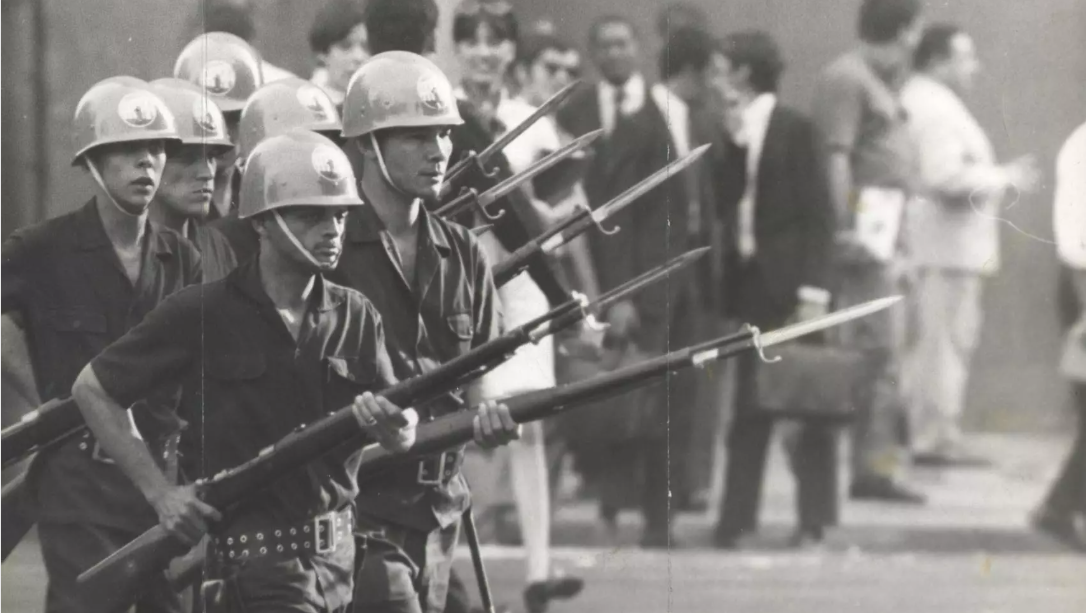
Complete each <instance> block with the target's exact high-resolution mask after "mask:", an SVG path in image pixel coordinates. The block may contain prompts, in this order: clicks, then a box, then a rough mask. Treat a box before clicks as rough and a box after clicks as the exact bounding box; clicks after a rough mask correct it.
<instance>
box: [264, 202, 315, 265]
mask: <svg viewBox="0 0 1090 613" xmlns="http://www.w3.org/2000/svg"><path fill="white" fill-rule="evenodd" d="M272 214H273V217H274V218H275V219H276V225H278V226H280V230H281V231H283V232H284V235H285V236H287V237H288V240H289V241H290V242H291V244H292V245H293V246H294V247H295V249H296V250H298V251H299V253H301V254H303V257H304V258H306V259H307V261H308V262H310V263H311V264H313V265H314V268H315V269H316V270H321V269H322V267H323V266H322V263H321V262H319V261H318V260H317V259H316V258H315V257H314V254H312V253H311V252H309V251H307V250H306V248H305V247H303V244H302V243H300V242H299V239H298V238H295V235H294V234H292V232H291V230H289V229H288V224H286V223H284V218H283V217H281V216H280V211H277V210H275V209H274V210H273V211H272Z"/></svg>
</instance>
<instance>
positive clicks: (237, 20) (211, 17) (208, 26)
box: [190, 0, 295, 83]
mask: <svg viewBox="0 0 1090 613" xmlns="http://www.w3.org/2000/svg"><path fill="white" fill-rule="evenodd" d="M253 12H254V11H253V5H252V4H251V2H250V0H206V1H205V2H201V5H200V9H199V10H198V11H197V14H196V16H195V17H194V26H193V27H192V28H190V30H191V31H192V32H194V34H193V36H195V35H196V34H199V33H205V34H207V33H208V32H226V33H228V34H234V35H235V36H237V37H239V38H241V39H242V40H244V41H246V42H247V43H249V44H250V45H254V39H255V38H256V37H257V29H256V28H255V26H254V16H253ZM261 72H262V74H263V76H264V78H265V82H266V83H267V82H269V81H279V80H280V79H285V78H287V77H294V76H295V75H294V74H293V73H292V72H290V71H288V70H284V69H283V68H281V67H279V66H277V65H275V64H273V63H272V62H269V61H267V60H265V59H262V60H261Z"/></svg>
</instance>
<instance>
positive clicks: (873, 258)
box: [813, 0, 924, 504]
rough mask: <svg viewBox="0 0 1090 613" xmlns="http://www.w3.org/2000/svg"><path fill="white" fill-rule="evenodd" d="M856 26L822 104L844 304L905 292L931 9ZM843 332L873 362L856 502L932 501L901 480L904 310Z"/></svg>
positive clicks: (826, 82)
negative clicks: (914, 84)
mask: <svg viewBox="0 0 1090 613" xmlns="http://www.w3.org/2000/svg"><path fill="white" fill-rule="evenodd" d="M856 26H857V31H858V35H859V39H860V43H859V47H858V48H857V49H855V50H853V51H849V52H848V53H845V54H844V55H842V56H840V58H838V59H837V60H835V61H834V62H833V63H832V64H830V65H829V66H827V67H826V68H825V69H824V70H823V71H822V73H821V74H820V75H819V76H818V82H817V89H816V92H815V95H814V102H813V120H814V124H815V125H816V127H817V128H818V131H819V133H820V135H821V139H822V140H821V142H822V145H823V150H824V157H825V160H824V164H825V167H826V168H827V172H828V177H829V190H830V195H831V196H832V204H833V210H834V211H835V216H836V220H837V227H838V228H840V232H839V234H838V235H837V254H836V257H837V260H838V263H839V267H840V276H841V279H840V283H839V287H838V288H837V290H838V306H840V307H846V306H851V305H853V304H858V303H861V302H865V301H867V300H871V299H874V298H879V297H881V296H889V295H893V294H899V293H902V292H903V287H902V286H903V284H904V282H905V279H904V267H905V265H904V255H903V249H902V248H899V246H898V243H899V242H900V234H901V230H902V228H901V225H902V223H901V220H902V217H903V215H904V207H905V203H906V202H907V201H908V198H909V196H910V195H911V190H912V186H913V184H914V182H915V177H914V171H915V168H914V160H913V150H912V144H911V141H910V139H909V134H908V126H907V121H906V118H905V111H904V108H903V107H902V106H901V103H900V101H899V100H898V95H899V91H900V89H901V87H902V86H903V84H904V80H905V78H906V77H907V75H908V70H909V68H910V67H911V61H912V54H913V53H914V52H915V50H916V45H917V43H918V42H919V40H920V35H921V33H922V30H923V14H922V6H921V4H920V2H919V1H918V0H863V2H862V4H861V6H860V8H859V14H858V21H857V23H856ZM838 334H840V336H841V338H842V339H843V340H844V342H845V343H846V344H848V345H851V346H853V347H856V348H858V349H860V350H863V351H866V352H868V353H869V357H870V359H869V360H868V362H867V363H868V366H869V372H868V377H867V378H868V382H867V384H866V385H865V386H864V387H865V389H864V390H861V392H860V395H859V398H858V399H857V407H858V412H857V416H856V419H855V422H854V432H853V440H852V443H853V444H852V478H851V479H852V480H851V487H850V492H849V493H850V496H851V497H852V498H854V499H858V500H881V501H887V502H902V503H910V504H922V503H923V502H924V497H923V495H921V494H919V493H918V492H916V491H914V490H912V489H910V488H909V487H907V486H906V485H905V484H904V483H902V482H901V479H902V477H901V475H902V473H903V472H904V469H905V468H906V466H905V464H906V462H905V459H906V458H905V457H904V456H905V453H904V451H903V448H904V446H905V444H906V443H907V440H906V439H907V436H908V435H907V416H906V411H905V402H904V398H903V390H902V389H901V381H900V371H901V367H900V364H901V360H902V355H901V354H902V352H903V345H904V321H903V313H902V311H901V310H900V309H899V308H898V307H894V308H893V309H891V310H889V311H886V312H884V313H882V314H880V315H877V316H875V317H867V318H864V319H861V320H857V321H855V322H851V323H849V324H847V325H844V326H841V327H840V328H838Z"/></svg>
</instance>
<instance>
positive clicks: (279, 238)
mask: <svg viewBox="0 0 1090 613" xmlns="http://www.w3.org/2000/svg"><path fill="white" fill-rule="evenodd" d="M348 208H349V207H347V206H292V207H285V208H282V209H277V210H278V211H279V213H280V218H281V219H283V220H284V226H285V227H286V228H287V230H288V231H289V232H291V234H292V236H294V237H295V240H296V241H298V242H299V245H300V246H302V248H303V249H305V250H306V251H307V253H309V254H310V255H311V257H313V258H314V260H315V261H317V262H318V270H317V271H315V272H328V271H331V270H333V269H334V268H336V267H337V262H338V261H339V260H340V258H341V251H342V249H343V247H344V226H345V221H346V220H347V219H348ZM264 217H266V219H263V220H262V221H261V224H260V226H259V228H260V229H259V230H258V231H259V232H260V233H262V234H264V235H265V236H266V237H267V238H268V240H269V241H270V242H271V243H272V245H273V248H274V249H276V250H277V251H279V252H280V253H281V254H283V255H284V256H286V257H287V258H288V259H290V260H292V261H294V262H297V263H298V264H300V265H301V266H303V267H304V268H309V269H313V268H314V262H311V261H310V259H309V258H307V257H306V256H305V255H303V254H302V253H300V252H299V247H297V246H296V245H295V244H293V243H292V241H291V239H289V238H288V237H287V236H285V235H284V229H283V228H281V227H280V225H279V224H277V223H276V220H275V219H274V218H273V217H272V215H266V216H264Z"/></svg>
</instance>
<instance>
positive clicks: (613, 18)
mask: <svg viewBox="0 0 1090 613" xmlns="http://www.w3.org/2000/svg"><path fill="white" fill-rule="evenodd" d="M616 24H620V25H623V26H627V27H628V29H629V30H630V31H631V32H632V36H633V37H635V38H639V36H640V31H639V30H637V29H636V24H635V23H633V22H632V20H631V19H629V18H628V17H624V16H622V15H616V14H610V15H602V16H601V17H599V18H598V19H595V20H594V23H592V24H590V30H589V31H588V33H587V40H589V41H590V45H591V46H592V47H593V46H594V45H595V44H597V43H598V34H599V33H600V32H601V31H602V29H603V28H605V27H606V26H612V25H616Z"/></svg>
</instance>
